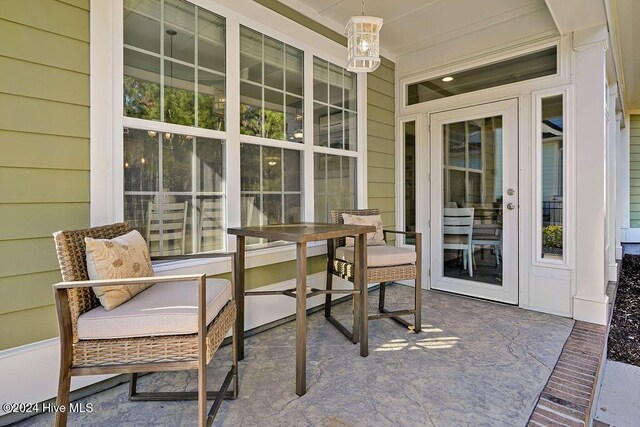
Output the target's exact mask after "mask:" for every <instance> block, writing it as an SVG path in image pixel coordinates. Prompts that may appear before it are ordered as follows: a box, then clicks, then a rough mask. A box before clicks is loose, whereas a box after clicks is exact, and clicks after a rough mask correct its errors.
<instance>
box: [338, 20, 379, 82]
mask: <svg viewBox="0 0 640 427" xmlns="http://www.w3.org/2000/svg"><path fill="white" fill-rule="evenodd" d="M380 28H382V18H376V17H374V16H352V17H351V19H349V21H348V22H347V26H346V28H345V34H346V35H347V60H348V62H347V70H349V71H353V72H356V73H363V72H364V73H368V72H371V71H374V70H375V69H376V68H378V67H379V66H380Z"/></svg>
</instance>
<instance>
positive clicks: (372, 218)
mask: <svg viewBox="0 0 640 427" xmlns="http://www.w3.org/2000/svg"><path fill="white" fill-rule="evenodd" d="M342 219H343V220H344V223H345V224H350V225H374V226H375V227H376V231H375V232H372V233H367V246H380V245H385V244H386V243H385V241H384V233H383V232H382V216H380V215H351V214H346V213H343V214H342ZM354 241H355V239H354V238H353V237H347V239H346V246H353V245H354Z"/></svg>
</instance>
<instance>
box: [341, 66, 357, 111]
mask: <svg viewBox="0 0 640 427" xmlns="http://www.w3.org/2000/svg"><path fill="white" fill-rule="evenodd" d="M356 97H357V91H356V74H355V73H352V72H350V71H347V70H345V71H344V108H347V109H349V110H352V111H356V110H357V109H358V105H357V99H356Z"/></svg>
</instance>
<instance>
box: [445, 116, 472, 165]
mask: <svg viewBox="0 0 640 427" xmlns="http://www.w3.org/2000/svg"><path fill="white" fill-rule="evenodd" d="M444 135H445V139H444V140H445V141H446V144H447V149H446V151H445V152H444V156H445V158H444V164H445V165H447V166H455V167H460V168H463V167H465V154H466V153H465V148H466V145H467V144H466V131H465V123H464V122H458V123H451V124H446V125H444Z"/></svg>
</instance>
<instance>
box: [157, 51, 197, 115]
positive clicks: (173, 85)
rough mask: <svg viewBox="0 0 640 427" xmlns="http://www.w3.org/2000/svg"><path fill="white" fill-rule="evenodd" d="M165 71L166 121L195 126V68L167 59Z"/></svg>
mask: <svg viewBox="0 0 640 427" xmlns="http://www.w3.org/2000/svg"><path fill="white" fill-rule="evenodd" d="M164 73H165V79H164V121H165V122H167V123H174V124H177V125H185V126H193V125H194V124H195V117H194V116H195V113H194V112H195V109H194V89H195V85H194V82H195V69H194V68H193V67H189V66H186V65H182V64H177V63H174V62H173V61H165V62H164Z"/></svg>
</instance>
